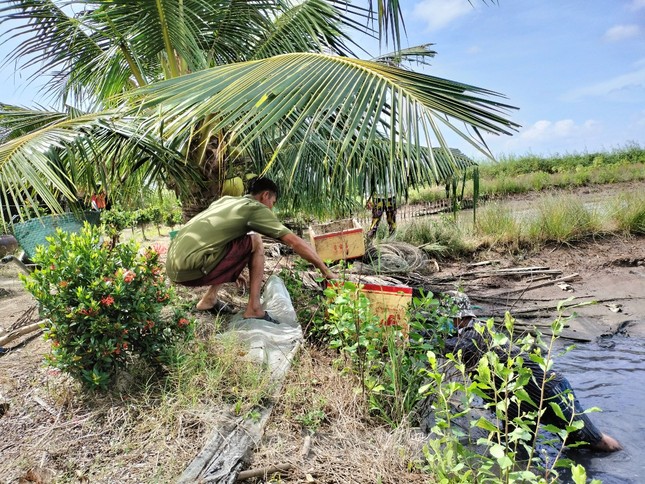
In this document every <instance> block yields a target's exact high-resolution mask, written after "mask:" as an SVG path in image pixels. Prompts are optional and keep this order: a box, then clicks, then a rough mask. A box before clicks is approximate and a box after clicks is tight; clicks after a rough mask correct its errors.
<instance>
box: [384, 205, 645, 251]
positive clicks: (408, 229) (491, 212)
mask: <svg viewBox="0 0 645 484" xmlns="http://www.w3.org/2000/svg"><path fill="white" fill-rule="evenodd" d="M519 213H521V214H522V215H521V216H520V215H519ZM610 233H617V234H622V235H643V234H645V194H640V193H631V192H626V193H619V194H617V195H616V196H615V197H614V198H612V199H609V200H606V201H605V202H603V203H598V204H597V205H593V206H589V205H585V204H584V203H583V201H582V199H581V198H580V197H577V196H576V195H575V194H565V195H558V196H554V195H546V196H544V197H542V198H541V199H539V200H537V201H535V202H533V203H532V204H530V205H529V206H528V207H526V208H522V209H521V212H518V211H517V208H516V207H515V206H513V205H511V204H505V203H503V202H489V203H487V204H485V205H483V206H482V207H481V208H480V210H479V212H478V216H477V220H476V223H475V225H474V226H473V224H472V222H471V218H470V217H459V218H458V221H457V222H455V221H454V220H453V219H452V217H450V216H443V217H441V218H439V219H437V218H429V217H427V218H420V219H416V220H414V221H412V222H410V223H404V224H399V230H398V232H397V233H396V236H395V240H398V241H402V242H407V243H410V244H413V245H416V246H422V247H423V248H424V249H425V250H426V251H428V252H430V253H431V254H432V255H434V256H438V257H445V258H458V257H460V256H465V255H469V254H472V253H474V252H475V251H476V250H478V249H481V248H486V247H498V248H505V249H507V250H509V251H511V252H515V251H518V250H530V249H532V248H539V247H540V246H543V245H544V244H547V243H557V244H569V243H573V242H576V241H579V240H583V239H589V238H593V237H596V236H599V235H603V234H610Z"/></svg>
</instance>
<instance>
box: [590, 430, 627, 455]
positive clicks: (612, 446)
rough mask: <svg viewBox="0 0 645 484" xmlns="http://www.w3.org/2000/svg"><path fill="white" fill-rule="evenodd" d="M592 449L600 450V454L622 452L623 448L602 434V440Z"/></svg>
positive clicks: (614, 440)
mask: <svg viewBox="0 0 645 484" xmlns="http://www.w3.org/2000/svg"><path fill="white" fill-rule="evenodd" d="M592 447H593V448H594V449H595V450H600V451H602V452H616V451H619V450H623V446H622V445H620V442H618V441H617V440H616V439H614V438H613V437H610V436H609V435H607V434H602V438H601V439H600V440H599V441H598V442H596V444H594V445H593V446H592Z"/></svg>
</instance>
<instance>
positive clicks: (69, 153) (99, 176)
mask: <svg viewBox="0 0 645 484" xmlns="http://www.w3.org/2000/svg"><path fill="white" fill-rule="evenodd" d="M0 127H2V128H3V129H5V130H6V132H7V133H8V135H7V136H5V141H4V143H3V144H1V145H0V193H2V195H3V196H2V197H0V211H2V212H4V213H6V212H7V211H8V209H9V206H13V207H32V208H36V207H37V206H40V207H41V208H43V209H45V210H46V211H51V212H54V213H59V212H61V211H63V208H64V207H63V203H62V202H63V200H68V201H74V200H76V196H77V193H76V192H77V190H78V189H81V190H83V191H89V190H92V189H95V188H96V186H97V182H99V181H100V182H101V183H102V184H103V187H104V188H105V189H107V190H108V192H109V195H110V196H111V197H112V198H113V199H115V200H118V199H119V198H127V197H128V196H129V195H130V194H131V193H132V192H134V191H135V190H137V191H138V190H139V189H140V186H137V185H136V184H134V183H132V180H133V179H136V177H137V176H140V177H141V178H140V179H145V180H146V181H147V182H148V183H149V184H159V185H164V184H165V185H168V186H174V187H175V188H176V190H177V191H178V192H180V193H190V190H189V187H190V185H191V184H194V183H199V180H200V178H199V177H198V176H197V175H196V174H195V172H194V171H193V170H191V168H190V167H186V166H185V163H184V159H183V158H182V157H181V156H180V155H179V152H178V151H177V150H176V149H173V148H174V147H171V146H169V147H166V146H164V145H163V143H161V142H160V140H158V139H155V138H152V137H150V136H142V135H141V133H140V130H138V123H137V121H136V120H135V119H131V118H130V119H128V118H121V117H119V116H116V115H115V113H101V114H89V115H81V116H77V115H76V116H68V115H66V113H39V112H36V111H31V110H26V109H21V108H18V107H15V106H7V105H4V106H3V108H2V111H0ZM25 127H28V128H29V129H28V130H27V132H25V133H22V134H21V133H20V131H22V130H23V129H24V128H25ZM14 130H15V132H14ZM131 177H132V178H131ZM14 212H15V210H14ZM20 215H21V218H25V217H29V216H32V215H33V213H26V212H25V211H21V212H20ZM4 222H6V220H5V221H4Z"/></svg>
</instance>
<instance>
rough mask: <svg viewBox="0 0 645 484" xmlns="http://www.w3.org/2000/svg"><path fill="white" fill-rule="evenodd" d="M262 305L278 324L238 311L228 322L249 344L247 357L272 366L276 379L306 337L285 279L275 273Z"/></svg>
mask: <svg viewBox="0 0 645 484" xmlns="http://www.w3.org/2000/svg"><path fill="white" fill-rule="evenodd" d="M261 300H262V307H263V308H264V310H265V311H267V312H268V313H269V315H271V317H272V318H273V319H275V320H276V321H278V323H279V324H275V323H272V322H270V321H265V320H263V319H255V318H244V317H243V316H242V312H239V313H237V314H235V315H234V316H233V317H232V318H231V321H230V323H229V330H230V331H234V332H235V333H236V335H237V336H238V338H239V339H240V341H242V342H244V343H246V344H247V345H248V347H249V353H248V355H247V357H248V358H249V359H251V360H252V361H255V362H257V363H260V364H262V365H264V366H265V367H266V368H269V369H270V371H271V375H272V377H273V378H281V377H282V375H284V373H285V372H286V370H287V369H288V367H289V365H290V358H291V357H292V356H293V355H292V353H293V351H294V348H296V347H297V346H298V345H299V344H300V343H301V342H302V340H303V334H302V328H301V327H300V324H299V323H298V321H297V317H296V311H295V309H294V308H293V303H292V302H291V297H290V296H289V291H287V288H286V286H285V285H284V282H283V281H282V279H280V278H279V277H278V276H276V275H272V276H270V277H269V279H268V280H267V282H266V284H265V286H264V291H263V293H262V299H261Z"/></svg>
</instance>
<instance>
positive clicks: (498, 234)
mask: <svg viewBox="0 0 645 484" xmlns="http://www.w3.org/2000/svg"><path fill="white" fill-rule="evenodd" d="M475 232H476V234H477V236H478V237H480V238H481V239H482V243H483V244H485V245H488V246H491V247H492V246H494V245H498V244H502V245H510V246H517V245H518V244H519V241H520V237H521V226H520V223H519V222H518V221H517V219H516V218H515V216H514V215H513V213H512V211H511V209H510V207H509V206H507V205H502V204H499V203H491V204H488V205H485V206H484V207H483V208H482V209H481V211H480V212H479V216H478V217H477V221H476V226H475Z"/></svg>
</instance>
